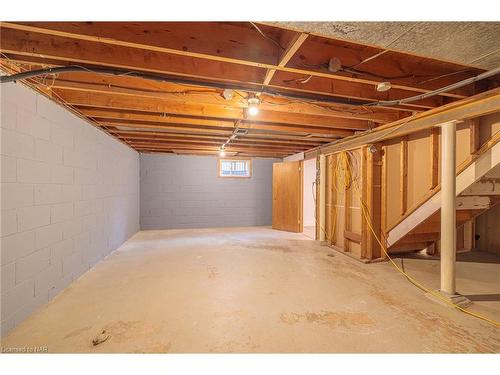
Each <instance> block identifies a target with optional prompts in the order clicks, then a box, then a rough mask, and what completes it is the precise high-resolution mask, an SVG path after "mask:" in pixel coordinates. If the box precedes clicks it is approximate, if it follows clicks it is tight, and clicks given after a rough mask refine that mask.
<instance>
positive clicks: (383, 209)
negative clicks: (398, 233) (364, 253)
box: [380, 146, 387, 258]
mask: <svg viewBox="0 0 500 375" xmlns="http://www.w3.org/2000/svg"><path fill="white" fill-rule="evenodd" d="M381 154H382V155H381V156H382V159H381V162H382V172H381V173H382V175H381V179H380V185H381V190H380V231H381V233H382V234H383V237H385V236H386V235H387V146H382V148H381ZM381 240H383V238H381ZM382 243H384V242H382ZM384 245H385V243H384ZM381 257H382V258H385V257H386V255H385V254H384V252H383V251H382V249H381Z"/></svg>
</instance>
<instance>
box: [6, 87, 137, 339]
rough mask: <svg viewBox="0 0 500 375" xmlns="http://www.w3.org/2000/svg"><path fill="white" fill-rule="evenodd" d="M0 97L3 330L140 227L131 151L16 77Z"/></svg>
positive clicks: (135, 161) (135, 169)
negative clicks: (17, 82)
mask: <svg viewBox="0 0 500 375" xmlns="http://www.w3.org/2000/svg"><path fill="white" fill-rule="evenodd" d="M0 95H1V124H0V125H1V129H0V131H1V148H0V154H1V219H2V222H1V282H2V284H1V326H2V327H1V328H2V335H3V334H5V333H6V332H8V331H9V330H11V329H12V328H13V327H14V326H16V325H17V324H19V323H20V322H21V321H22V320H23V319H25V318H26V317H27V316H28V315H30V314H31V313H32V312H33V311H34V310H35V309H37V308H38V307H39V306H41V305H43V304H45V303H46V302H48V301H49V300H50V299H52V298H53V297H54V296H55V295H56V294H57V293H59V292H60V291H61V290H62V289H64V288H65V287H67V286H68V285H69V284H70V283H71V282H72V281H73V280H75V279H76V278H78V277H79V276H80V275H82V274H83V273H84V272H85V271H87V270H88V269H89V268H90V267H92V266H93V265H95V264H96V263H97V262H98V261H99V260H100V259H102V258H103V257H105V256H106V255H108V254H109V253H110V252H111V251H113V250H115V249H116V248H117V247H119V246H120V245H121V244H122V243H123V242H124V241H125V240H127V239H128V238H129V237H130V236H131V235H133V234H134V233H136V232H137V231H138V230H139V154H138V153H137V152H136V151H134V150H132V149H130V148H128V147H126V146H125V145H123V144H121V143H120V142H118V141H116V140H114V139H113V138H111V137H110V136H108V135H106V134H104V133H103V132H101V131H99V130H97V129H96V128H94V127H92V126H91V125H90V124H88V123H86V122H85V121H83V120H82V119H80V118H78V117H77V116H75V115H73V114H72V113H70V112H69V111H67V110H66V109H64V108H62V107H60V106H58V105H57V104H55V103H53V102H51V101H50V100H48V99H47V98H45V97H43V96H42V95H40V94H38V93H36V92H35V91H33V90H31V89H29V88H27V87H25V86H23V85H21V84H14V83H11V84H4V85H1V87H0Z"/></svg>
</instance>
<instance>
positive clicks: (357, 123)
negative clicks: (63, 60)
mask: <svg viewBox="0 0 500 375" xmlns="http://www.w3.org/2000/svg"><path fill="white" fill-rule="evenodd" d="M53 91H54V92H56V93H57V95H58V96H59V97H61V98H62V99H63V100H64V101H65V102H66V103H68V104H70V105H73V106H79V107H100V108H112V109H120V110H130V111H144V112H156V113H165V114H174V115H188V116H200V117H204V118H219V119H226V120H233V121H234V120H244V119H246V114H245V111H244V110H243V108H241V109H240V108H230V107H222V108H221V107H220V106H216V105H208V104H206V105H200V104H196V103H179V102H172V101H169V100H165V99H159V98H148V99H147V100H146V99H144V100H137V99H136V98H133V97H130V96H116V95H110V94H105V93H89V92H81V91H75V90H66V89H55V90H53ZM251 121H255V122H271V123H277V122H278V123H287V124H294V125H302V126H307V125H310V126H316V127H326V128H334V129H345V130H364V129H367V128H368V122H367V121H364V120H358V119H336V118H333V117H329V116H322V115H321V116H319V115H304V114H298V113H297V114H294V115H293V116H292V115H290V114H289V113H286V112H276V111H266V110H260V111H259V113H258V114H257V115H256V116H252V119H251Z"/></svg>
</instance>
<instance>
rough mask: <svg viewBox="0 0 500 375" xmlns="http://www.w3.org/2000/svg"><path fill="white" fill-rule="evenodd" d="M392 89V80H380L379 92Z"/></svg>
mask: <svg viewBox="0 0 500 375" xmlns="http://www.w3.org/2000/svg"><path fill="white" fill-rule="evenodd" d="M390 89H391V83H390V82H380V83H379V84H378V85H377V91H378V92H384V91H387V90H390Z"/></svg>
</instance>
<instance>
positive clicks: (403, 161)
mask: <svg viewBox="0 0 500 375" xmlns="http://www.w3.org/2000/svg"><path fill="white" fill-rule="evenodd" d="M399 147H400V157H399V158H400V159H399V162H400V165H399V193H400V199H401V200H400V209H401V210H400V216H404V214H405V213H406V211H407V210H408V138H407V137H406V136H405V137H402V138H401V141H400V143H399Z"/></svg>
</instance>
